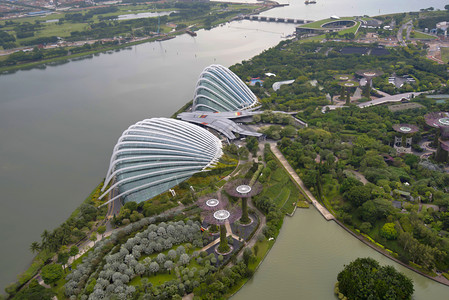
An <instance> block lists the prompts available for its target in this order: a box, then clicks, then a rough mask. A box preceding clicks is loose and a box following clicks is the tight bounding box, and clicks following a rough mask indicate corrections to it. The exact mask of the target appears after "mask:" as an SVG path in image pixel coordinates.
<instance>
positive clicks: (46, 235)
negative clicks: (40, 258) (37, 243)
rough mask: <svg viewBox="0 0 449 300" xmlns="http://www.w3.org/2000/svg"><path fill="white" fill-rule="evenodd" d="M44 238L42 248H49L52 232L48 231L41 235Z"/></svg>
mask: <svg viewBox="0 0 449 300" xmlns="http://www.w3.org/2000/svg"><path fill="white" fill-rule="evenodd" d="M41 238H42V248H48V243H49V242H50V232H48V230H47V229H45V230H44V232H42V234H41Z"/></svg>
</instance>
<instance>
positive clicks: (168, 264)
mask: <svg viewBox="0 0 449 300" xmlns="http://www.w3.org/2000/svg"><path fill="white" fill-rule="evenodd" d="M173 265H174V264H173V262H172V261H171V260H166V261H165V263H164V268H165V269H166V270H167V271H168V273H170V274H171V269H173Z"/></svg>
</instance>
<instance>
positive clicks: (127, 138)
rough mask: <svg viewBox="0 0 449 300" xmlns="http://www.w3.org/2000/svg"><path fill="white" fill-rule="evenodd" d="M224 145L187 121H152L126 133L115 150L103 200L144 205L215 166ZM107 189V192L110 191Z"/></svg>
mask: <svg viewBox="0 0 449 300" xmlns="http://www.w3.org/2000/svg"><path fill="white" fill-rule="evenodd" d="M221 147H222V145H221V141H220V140H219V139H218V138H217V137H216V136H214V135H213V134H212V133H210V132H209V131H207V130H205V129H203V128H201V127H199V126H197V125H193V124H190V123H187V122H184V121H180V120H175V119H170V118H152V119H147V120H143V121H141V122H138V123H136V124H134V125H132V126H130V127H129V128H128V129H127V130H125V131H124V132H123V134H122V136H121V137H120V138H119V139H118V141H117V144H116V146H115V147H114V150H113V153H112V157H111V161H110V166H109V169H108V172H107V173H106V180H105V183H104V187H103V189H102V192H103V194H102V195H101V196H100V198H103V197H104V196H105V195H107V194H109V193H110V192H111V191H114V192H113V193H112V195H113V196H112V197H111V199H110V200H109V201H108V202H111V201H114V200H116V199H119V198H121V199H123V201H124V203H126V202H130V201H134V202H142V201H145V200H148V199H150V198H153V197H154V196H157V195H159V194H161V193H163V192H165V191H167V190H168V189H170V188H172V187H174V186H176V185H178V184H179V183H181V182H182V181H184V180H186V179H188V178H189V177H190V176H192V175H193V174H195V173H197V172H200V171H203V170H205V169H206V168H208V167H210V166H212V165H214V164H215V163H216V162H217V161H218V159H219V158H220V156H221V155H222V150H221ZM106 188H107V189H106Z"/></svg>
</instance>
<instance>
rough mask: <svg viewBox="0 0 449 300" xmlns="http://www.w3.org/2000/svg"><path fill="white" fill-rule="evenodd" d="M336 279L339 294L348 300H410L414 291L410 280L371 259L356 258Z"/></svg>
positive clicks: (391, 268)
mask: <svg viewBox="0 0 449 300" xmlns="http://www.w3.org/2000/svg"><path fill="white" fill-rule="evenodd" d="M337 279H338V288H339V292H341V293H342V294H343V295H345V296H346V297H347V298H348V299H411V296H412V294H413V291H414V288H413V282H412V280H411V279H409V278H408V277H406V276H405V275H404V274H402V273H400V272H398V271H396V270H395V269H394V268H393V267H391V266H385V267H381V266H380V265H379V263H378V262H377V261H375V260H374V259H372V258H357V259H356V260H355V261H353V262H351V263H350V264H349V265H348V266H345V268H344V269H343V271H341V272H340V273H339V274H338V276H337Z"/></svg>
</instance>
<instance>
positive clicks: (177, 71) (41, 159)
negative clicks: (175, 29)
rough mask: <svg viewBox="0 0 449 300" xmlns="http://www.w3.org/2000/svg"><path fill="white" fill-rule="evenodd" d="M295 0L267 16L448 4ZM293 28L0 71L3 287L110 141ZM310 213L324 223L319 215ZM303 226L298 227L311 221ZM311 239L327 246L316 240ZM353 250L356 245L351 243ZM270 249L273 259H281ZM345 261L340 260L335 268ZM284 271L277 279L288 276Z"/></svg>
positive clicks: (89, 176)
mask: <svg viewBox="0 0 449 300" xmlns="http://www.w3.org/2000/svg"><path fill="white" fill-rule="evenodd" d="M295 1H296V2H294V1H293V0H292V1H291V3H290V4H291V5H290V6H289V7H283V8H277V9H274V10H270V11H267V12H264V15H271V16H283V17H295V18H305V19H321V18H324V17H328V16H330V15H335V14H336V15H341V16H343V15H354V14H357V15H363V14H368V15H376V14H378V13H379V9H381V13H391V12H400V11H410V10H419V9H420V8H425V7H429V6H434V7H435V8H442V7H443V6H444V5H445V4H447V3H446V2H447V1H446V0H444V1H441V0H440V1H436V0H428V1H425V2H423V1H416V0H407V1H406V0H400V1H399V0H396V1H394V5H391V3H392V2H391V1H388V0H378V1H371V0H325V1H324V0H318V1H319V3H317V4H316V5H315V6H307V7H306V6H305V5H304V4H303V1H302V0H295ZM281 2H282V1H281ZM373 2H375V3H373ZM320 5H321V6H320ZM293 31H294V26H293V25H291V24H275V23H263V22H250V21H243V22H233V23H232V24H231V25H229V24H227V25H225V26H221V27H218V28H215V29H213V30H211V31H203V30H202V31H199V32H198V36H197V37H196V38H192V37H190V36H188V35H183V36H180V37H177V38H176V39H173V40H170V41H165V42H162V43H147V44H142V45H138V46H135V47H132V48H131V50H124V51H120V52H111V54H110V55H103V54H102V55H100V56H98V57H94V58H92V59H87V60H81V61H76V62H70V63H68V64H63V65H59V66H52V67H47V68H46V69H45V70H38V69H34V70H30V71H20V72H17V73H15V74H12V75H6V76H3V75H2V76H0V91H1V93H0V141H1V142H0V191H1V192H2V193H1V203H2V209H1V210H0V240H1V244H2V247H0V257H1V260H0V288H1V290H3V287H4V286H5V285H7V284H8V283H9V282H12V281H14V278H15V275H16V274H18V273H20V272H21V271H23V270H24V269H25V268H26V266H27V265H28V263H29V262H30V260H31V254H30V252H29V251H28V247H29V245H30V243H31V242H32V241H39V240H40V234H41V233H42V231H43V230H44V229H53V228H55V227H56V226H58V225H59V224H60V223H61V222H63V221H64V220H65V219H66V218H67V217H68V216H69V215H70V213H71V212H72V211H73V210H74V209H75V208H76V207H77V206H78V205H79V204H80V203H81V202H82V200H83V199H84V198H85V197H86V196H87V195H88V194H89V193H90V191H91V190H92V189H93V188H94V187H95V186H96V184H98V183H99V181H100V180H101V178H103V177H104V175H105V172H106V169H107V167H108V163H109V158H110V154H111V151H112V148H113V146H114V144H115V142H116V140H117V139H118V137H119V136H120V134H121V133H122V131H123V130H125V129H126V128H127V127H128V126H129V125H131V124H133V123H135V122H136V121H139V120H142V119H144V118H150V117H156V116H170V115H171V114H172V113H173V112H174V111H176V110H177V109H178V108H179V107H181V106H182V105H183V104H184V103H185V102H186V101H188V100H190V99H191V98H192V96H193V90H194V86H195V83H196V80H197V78H198V75H199V74H200V72H201V71H202V69H203V68H204V67H205V66H207V65H209V64H212V63H220V64H223V65H225V66H230V65H232V64H235V63H237V62H240V61H241V60H244V59H249V58H251V57H252V56H254V55H256V54H258V53H260V52H261V51H262V50H263V49H266V48H268V47H270V46H273V45H275V44H277V43H278V42H279V41H280V40H281V36H285V35H287V34H291V33H292V32H293ZM312 216H313V218H315V219H316V221H317V222H321V221H322V220H320V216H318V215H317V216H315V215H313V214H312ZM293 220H297V217H295V218H294V219H292V220H287V221H286V223H285V225H284V228H283V231H282V233H281V236H280V238H279V240H280V241H281V240H282V237H283V236H289V234H292V236H295V235H296V234H297V233H296V232H293V233H292V231H291V230H289V229H290V228H294V227H292V226H290V224H293V223H292V222H293ZM322 222H324V221H322ZM306 225H307V226H306V227H303V228H296V229H295V230H305V229H304V228H307V229H309V227H310V226H309V225H308V223H306ZM334 225H335V224H334ZM293 226H294V225H293ZM322 226H323V228H328V226H329V225H327V223H324V225H322ZM335 226H336V225H335ZM335 230H337V229H335ZM284 231H285V232H284ZM320 234H324V233H322V232H321V231H320V233H317V234H316V236H318V235H320ZM314 236H315V235H314ZM331 237H332V236H331ZM331 237H330V238H331ZM315 239H316V240H317V241H319V239H318V238H317V237H315ZM342 241H343V240H342ZM350 241H353V242H354V241H356V240H353V239H352V238H349V237H348V238H346V239H344V242H341V243H346V242H350ZM311 242H313V243H315V240H312V241H311ZM339 242H340V240H339ZM356 242H357V241H356ZM328 245H329V247H334V245H333V244H332V243H329V244H328ZM275 247H279V245H278V244H276V246H275ZM314 247H315V250H319V249H320V248H322V247H321V245H320V244H319V243H317V244H316V245H315V246H314ZM275 249H276V248H275ZM275 249H273V251H274V250H275ZM346 250H347V252H351V251H352V247H348V248H346ZM370 251H371V250H370V248H368V247H366V246H363V245H361V246H360V249H359V252H354V253H353V254H351V255H354V256H351V259H352V258H353V257H354V258H355V257H356V256H360V255H363V254H366V253H368V254H366V255H371V254H370V253H371V252H370ZM273 253H275V252H272V253H271V254H270V256H269V258H268V259H270V257H273V256H275V257H276V259H277V260H283V259H284V258H283V257H282V256H277V255H275V254H273ZM359 254H360V255H359ZM295 255H297V253H295ZM302 255H305V254H302ZM341 255H343V254H341ZM375 255H376V253H375V252H374V253H373V257H376V256H375ZM311 257H312V256H311ZM329 260H330V258H327V257H320V258H319V260H318V261H317V264H316V266H317V270H319V269H320V268H321V269H322V270H328V267H329V264H328V261H329ZM267 261H269V260H267ZM348 261H350V259H349V260H347V261H345V262H343V263H347V262H348ZM319 262H321V264H319ZM287 263H289V261H288V260H285V261H284V264H287ZM289 266H290V264H288V265H286V267H285V270H286V271H288V272H293V273H295V274H296V276H300V278H301V281H302V282H304V286H306V287H313V286H314V285H313V284H316V285H317V286H318V284H319V288H317V290H318V289H327V286H328V285H327V284H321V283H322V282H320V279H317V278H316V277H314V276H312V275H313V274H311V273H313V272H312V271H314V270H305V272H303V271H302V270H301V269H296V268H295V269H289V268H288V267H289ZM341 267H342V264H341V263H340V264H339V265H338V267H335V268H336V271H335V272H337V271H338V270H340V269H341ZM265 270H267V271H265ZM330 270H331V269H330ZM267 272H270V270H269V269H266V268H261V269H260V271H259V272H258V273H257V275H256V277H255V278H256V279H255V280H254V283H256V282H257V278H258V277H260V276H262V277H263V276H266V275H267V274H266V273H267ZM329 272H331V271H329ZM335 274H336V273H335ZM335 274H333V275H332V276H333V278H335V276H334V275H335ZM284 277H285V276H282V277H278V278H276V279H277V280H281V281H283V280H284ZM298 278H299V277H298ZM309 278H310V280H309ZM329 278H330V277H329ZM276 282H279V281H276ZM298 282H299V281H296V284H298ZM332 284H333V283H332ZM430 284H431V283H429V286H430ZM250 286H251V285H248V287H250ZM437 288H438V287H437ZM437 288H436V289H437ZM443 288H444V287H443ZM331 289H332V287H331V286H330V287H329V291H331ZM446 291H447V290H446ZM297 295H298V294H296V295H295V297H297ZM326 295H327V297H329V295H331V294H330V293H327V294H326ZM430 298H432V299H437V298H438V297H437V296H435V297H433V296H432V297H430ZM430 298H429V299H430ZM304 299H306V298H305V297H304Z"/></svg>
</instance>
